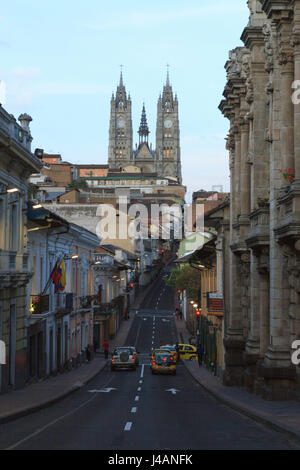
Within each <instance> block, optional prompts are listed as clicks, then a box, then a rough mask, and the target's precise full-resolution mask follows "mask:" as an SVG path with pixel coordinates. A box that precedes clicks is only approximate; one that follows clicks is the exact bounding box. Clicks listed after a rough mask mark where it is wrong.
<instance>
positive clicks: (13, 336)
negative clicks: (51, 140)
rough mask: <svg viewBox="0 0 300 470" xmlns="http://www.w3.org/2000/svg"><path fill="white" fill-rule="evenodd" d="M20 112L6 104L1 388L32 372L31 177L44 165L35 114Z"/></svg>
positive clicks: (0, 116)
mask: <svg viewBox="0 0 300 470" xmlns="http://www.w3.org/2000/svg"><path fill="white" fill-rule="evenodd" d="M19 121H20V122H21V126H20V125H18V124H17V122H16V120H15V119H14V117H13V116H12V115H10V114H8V113H7V112H6V111H5V110H4V108H2V107H1V106H0V148H1V151H0V339H1V340H2V341H4V343H5V346H6V364H5V365H0V392H5V391H8V390H11V389H15V388H20V387H22V386H24V383H25V377H26V348H27V338H26V325H25V304H26V286H27V284H28V282H29V280H30V278H31V276H32V272H31V270H30V268H29V265H28V256H29V253H28V247H27V226H26V205H27V199H28V184H27V179H28V177H29V176H30V174H32V173H37V172H38V171H39V170H40V168H41V163H40V161H39V160H38V159H37V158H36V157H35V156H34V155H33V154H32V153H31V141H32V137H31V134H30V129H29V123H30V121H31V118H30V116H28V115H26V114H23V115H21V116H20V117H19Z"/></svg>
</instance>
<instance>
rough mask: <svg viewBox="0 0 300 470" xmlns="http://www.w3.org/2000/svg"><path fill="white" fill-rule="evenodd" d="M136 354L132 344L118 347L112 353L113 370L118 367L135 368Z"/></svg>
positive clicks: (111, 366) (111, 364)
mask: <svg viewBox="0 0 300 470" xmlns="http://www.w3.org/2000/svg"><path fill="white" fill-rule="evenodd" d="M136 367H137V364H136V355H135V353H134V350H133V348H132V347H131V346H124V347H118V348H116V349H115V350H114V352H113V353H112V358H111V363H110V368H111V370H116V369H132V370H135V369H136Z"/></svg>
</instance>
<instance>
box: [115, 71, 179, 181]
mask: <svg viewBox="0 0 300 470" xmlns="http://www.w3.org/2000/svg"><path fill="white" fill-rule="evenodd" d="M149 134H150V131H149V127H148V124H147V116H146V109H145V105H143V109H142V117H141V124H140V127H139V130H138V135H139V142H138V144H136V146H135V148H134V143H133V129H132V103H131V98H130V95H129V94H128V95H127V92H126V88H125V86H124V83H123V75H122V72H121V76H120V83H119V85H118V87H117V91H116V95H114V94H113V96H112V99H111V110H110V126H109V148H108V165H109V171H110V173H114V172H121V173H143V174H156V175H157V176H158V177H165V178H170V180H173V181H174V182H176V183H179V184H181V183H182V176H181V159H180V129H179V117H178V99H177V95H175V96H174V94H173V90H172V86H171V84H170V78H169V73H168V74H167V80H166V84H165V85H164V88H163V93H162V95H160V96H159V99H158V104H157V124H156V149H153V148H152V144H149Z"/></svg>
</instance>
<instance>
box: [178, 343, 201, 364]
mask: <svg viewBox="0 0 300 470" xmlns="http://www.w3.org/2000/svg"><path fill="white" fill-rule="evenodd" d="M178 346H179V357H180V359H183V360H184V361H198V355H197V348H196V346H193V345H192V344H180V343H179V345H178Z"/></svg>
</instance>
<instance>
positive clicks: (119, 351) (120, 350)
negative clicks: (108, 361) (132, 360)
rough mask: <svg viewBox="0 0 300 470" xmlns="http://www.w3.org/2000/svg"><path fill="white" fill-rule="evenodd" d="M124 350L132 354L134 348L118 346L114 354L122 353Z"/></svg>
mask: <svg viewBox="0 0 300 470" xmlns="http://www.w3.org/2000/svg"><path fill="white" fill-rule="evenodd" d="M124 352H125V353H128V354H132V349H131V348H116V349H115V350H114V354H121V353H124Z"/></svg>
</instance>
